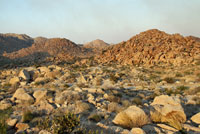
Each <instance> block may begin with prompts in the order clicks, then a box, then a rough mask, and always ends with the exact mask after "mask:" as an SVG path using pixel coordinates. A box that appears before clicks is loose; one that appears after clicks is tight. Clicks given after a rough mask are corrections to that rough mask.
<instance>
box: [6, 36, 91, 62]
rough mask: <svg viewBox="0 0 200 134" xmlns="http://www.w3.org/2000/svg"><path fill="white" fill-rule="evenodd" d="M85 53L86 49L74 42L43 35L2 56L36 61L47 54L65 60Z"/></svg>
mask: <svg viewBox="0 0 200 134" xmlns="http://www.w3.org/2000/svg"><path fill="white" fill-rule="evenodd" d="M86 54H87V50H86V49H84V48H82V47H80V46H78V45H76V44H75V43H74V42H72V41H70V40H68V39H65V38H51V39H46V38H43V37H38V38H35V39H34V44H33V45H32V46H30V47H27V48H22V49H20V50H18V51H15V52H12V53H4V54H3V56H5V57H8V58H10V59H16V58H23V59H29V60H34V61H36V60H39V59H41V58H44V57H47V56H52V57H56V58H57V59H60V60H61V59H65V60H67V59H69V58H73V57H81V56H84V55H86ZM30 55H31V56H30Z"/></svg>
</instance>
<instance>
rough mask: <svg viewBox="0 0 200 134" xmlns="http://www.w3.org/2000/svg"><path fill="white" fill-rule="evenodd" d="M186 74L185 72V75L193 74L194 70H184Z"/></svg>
mask: <svg viewBox="0 0 200 134" xmlns="http://www.w3.org/2000/svg"><path fill="white" fill-rule="evenodd" d="M184 74H185V75H192V74H193V72H190V71H185V72H184Z"/></svg>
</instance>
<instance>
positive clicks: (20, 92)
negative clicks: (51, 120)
mask: <svg viewBox="0 0 200 134" xmlns="http://www.w3.org/2000/svg"><path fill="white" fill-rule="evenodd" d="M14 98H16V99H17V100H22V101H27V102H29V103H33V102H34V98H33V97H32V96H30V95H29V94H28V93H26V91H25V90H24V89H23V88H19V89H17V90H16V92H15V93H14V95H13V97H12V99H14Z"/></svg>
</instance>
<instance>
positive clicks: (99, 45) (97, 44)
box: [84, 39, 109, 50]
mask: <svg viewBox="0 0 200 134" xmlns="http://www.w3.org/2000/svg"><path fill="white" fill-rule="evenodd" d="M108 46H109V44H108V43H106V42H104V41H103V40H100V39H97V40H94V41H91V42H88V43H86V44H84V47H85V48H91V49H98V50H103V49H106V48H107V47H108Z"/></svg>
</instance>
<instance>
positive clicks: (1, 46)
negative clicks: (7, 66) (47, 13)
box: [0, 33, 34, 55]
mask: <svg viewBox="0 0 200 134" xmlns="http://www.w3.org/2000/svg"><path fill="white" fill-rule="evenodd" d="M33 42H34V41H33V39H32V38H31V37H29V36H27V35H25V34H12V33H9V34H0V55H2V54H3V52H4V51H5V52H7V53H11V52H14V51H17V50H20V49H22V48H26V47H30V46H31V45H32V43H33Z"/></svg>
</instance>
